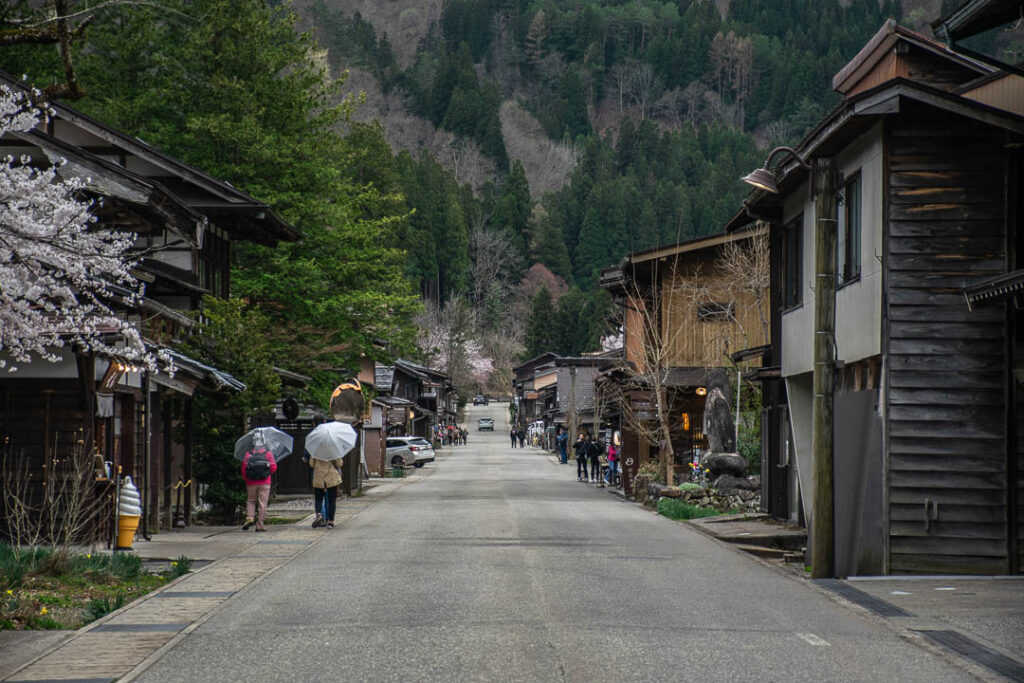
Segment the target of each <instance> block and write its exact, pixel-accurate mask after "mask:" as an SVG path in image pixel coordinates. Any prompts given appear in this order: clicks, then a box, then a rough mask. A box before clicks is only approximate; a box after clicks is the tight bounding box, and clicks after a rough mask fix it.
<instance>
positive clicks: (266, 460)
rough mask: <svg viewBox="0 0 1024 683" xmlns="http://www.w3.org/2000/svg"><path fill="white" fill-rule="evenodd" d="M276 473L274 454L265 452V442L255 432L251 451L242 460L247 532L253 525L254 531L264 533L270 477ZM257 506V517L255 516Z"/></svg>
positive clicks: (259, 434) (259, 433)
mask: <svg viewBox="0 0 1024 683" xmlns="http://www.w3.org/2000/svg"><path fill="white" fill-rule="evenodd" d="M276 471H277V461H275V460H274V454H273V453H271V452H270V451H269V450H267V444H266V440H265V439H264V438H263V435H262V433H261V432H259V431H257V432H256V433H255V434H254V435H253V437H252V450H250V451H248V452H247V453H246V454H245V457H244V458H242V479H243V480H245V523H244V524H242V528H243V529H245V530H248V529H249V528H250V527H251V526H252V525H253V523H254V522H255V524H256V531H266V530H267V529H266V527H265V526H264V523H265V522H266V521H267V503H269V502H270V475H272V474H273V473H274V472H276ZM257 505H258V506H259V515H258V516H257Z"/></svg>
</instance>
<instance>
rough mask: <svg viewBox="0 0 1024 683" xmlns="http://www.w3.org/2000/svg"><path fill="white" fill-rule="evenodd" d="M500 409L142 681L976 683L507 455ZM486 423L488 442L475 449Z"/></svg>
mask: <svg viewBox="0 0 1024 683" xmlns="http://www.w3.org/2000/svg"><path fill="white" fill-rule="evenodd" d="M507 408H508V405H507V404H496V403H492V404H491V405H489V406H486V407H484V406H480V407H476V408H473V407H470V408H468V416H467V419H466V425H467V426H468V429H469V438H468V442H469V445H468V446H465V447H457V448H454V449H447V450H446V451H445V452H446V453H449V454H451V455H450V456H448V457H446V458H443V459H441V460H440V461H439V462H437V463H435V464H434V465H428V466H427V467H428V468H430V467H433V468H435V471H434V472H433V473H432V474H431V475H430V476H429V477H427V478H426V479H424V480H423V481H420V482H416V483H410V484H409V485H407V486H405V487H403V488H402V489H400V490H399V491H397V492H395V493H394V494H392V495H391V496H389V497H387V498H385V499H383V500H381V501H379V502H377V503H375V504H374V505H372V506H371V507H369V508H368V509H367V510H365V511H364V512H363V513H361V514H360V515H359V516H357V517H356V518H354V519H353V520H351V521H349V522H346V523H345V524H344V525H342V526H339V527H338V528H336V529H334V530H333V531H326V530H325V531H324V533H325V534H329V537H328V538H325V539H324V540H323V541H322V542H320V543H318V544H317V545H316V546H314V547H312V548H311V549H310V550H309V551H307V552H305V553H302V554H301V555H299V556H298V557H296V558H295V559H294V560H293V561H291V562H290V563H288V564H287V565H285V566H284V567H282V568H281V569H279V570H278V571H276V572H274V573H273V574H271V575H270V576H268V577H267V578H265V579H264V580H263V581H262V582H260V583H259V584H257V585H256V586H255V587H254V589H253V590H249V591H246V592H245V593H243V594H242V595H240V596H238V597H237V598H235V599H234V600H232V601H230V602H229V603H228V604H227V605H226V606H225V608H224V609H222V610H221V611H219V612H218V613H217V614H216V615H215V616H213V617H212V618H211V619H209V620H208V621H206V622H205V623H204V624H202V625H201V626H199V628H197V629H196V630H195V631H193V632H192V633H190V634H189V635H187V636H185V637H184V638H182V639H181V640H180V641H179V642H178V644H177V645H176V646H175V647H174V648H172V649H171V650H169V651H168V652H167V653H166V654H165V655H164V656H163V657H162V658H161V659H160V660H159V661H157V662H156V663H155V664H154V665H153V666H152V667H150V668H149V669H148V670H147V671H146V672H145V673H143V674H142V675H141V676H140V678H139V679H137V680H142V681H152V682H159V683H166V682H168V681H189V682H192V681H214V680H217V681H220V680H223V681H249V682H258V681H329V680H330V681H403V682H405V681H579V682H588V683H589V682H591V681H615V682H619V681H758V682H764V681H787V682H788V681H815V682H820V681H922V682H923V681H927V682H929V683H931V682H934V681H942V682H943V683H946V682H950V681H962V680H976V679H974V678H972V677H971V676H969V675H968V674H967V673H966V672H965V671H963V670H961V669H959V668H957V667H956V666H954V665H952V664H950V663H948V662H947V661H946V660H945V659H943V658H941V657H938V656H936V655H934V654H932V653H930V652H928V651H926V650H924V649H922V648H919V647H918V646H916V645H915V644H913V643H911V642H908V641H905V640H903V639H901V638H900V637H899V636H898V635H897V634H896V633H894V632H893V631H891V630H889V629H887V628H885V627H884V626H883V625H881V624H880V623H879V622H877V621H876V620H874V619H873V618H871V617H868V616H862V615H861V614H859V613H857V612H854V611H852V610H850V609H847V608H845V607H843V606H841V605H839V604H837V603H835V602H834V601H832V600H830V599H828V598H827V597H824V596H823V595H821V594H820V593H818V592H817V591H815V590H813V589H811V588H810V587H808V586H806V585H804V584H803V583H802V582H801V581H800V580H798V579H795V578H792V577H789V576H786V575H784V574H781V573H779V572H778V571H776V570H774V569H772V568H769V567H766V566H764V565H762V564H760V563H758V562H757V561H755V560H753V559H752V558H750V557H748V556H745V555H743V554H742V553H740V552H739V551H736V550H734V549H732V548H729V547H725V546H723V545H720V544H718V543H717V542H715V541H712V540H710V539H708V538H706V537H704V536H702V535H701V534H699V533H697V532H695V531H692V530H690V529H688V528H687V527H686V526H685V525H683V524H679V523H677V522H673V521H670V520H668V519H665V518H663V517H659V516H657V515H654V514H652V513H651V512H649V511H647V510H644V509H643V508H641V507H639V506H636V505H634V504H632V503H627V502H624V501H622V500H621V499H619V498H617V497H615V496H613V495H610V494H609V493H608V492H607V491H603V490H599V489H597V488H595V487H593V486H591V485H588V484H582V483H579V482H577V481H576V472H575V466H574V465H573V464H569V465H555V464H552V463H551V462H550V461H549V459H548V458H547V456H546V454H544V453H542V452H541V451H539V450H537V449H532V448H529V447H527V448H525V449H518V448H517V449H515V450H513V449H511V448H509V439H508V422H507ZM484 415H487V416H490V417H493V418H494V419H495V431H494V432H479V431H477V429H476V420H477V418H479V417H481V416H484Z"/></svg>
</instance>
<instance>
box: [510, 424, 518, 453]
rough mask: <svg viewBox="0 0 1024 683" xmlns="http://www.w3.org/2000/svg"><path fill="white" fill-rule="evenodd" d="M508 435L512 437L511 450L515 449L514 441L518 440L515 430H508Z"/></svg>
mask: <svg viewBox="0 0 1024 683" xmlns="http://www.w3.org/2000/svg"><path fill="white" fill-rule="evenodd" d="M508 435H509V436H510V437H512V448H515V447H516V441H517V440H518V439H519V434H518V433H517V432H516V428H515V427H513V428H512V429H511V430H509V433H508Z"/></svg>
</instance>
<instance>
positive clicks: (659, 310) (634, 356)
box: [599, 227, 769, 492]
mask: <svg viewBox="0 0 1024 683" xmlns="http://www.w3.org/2000/svg"><path fill="white" fill-rule="evenodd" d="M765 236H766V230H764V229H762V228H760V227H754V228H751V229H745V230H742V231H737V232H734V233H729V234H720V235H713V236H710V237H703V238H699V239H695V240H691V241H689V242H684V243H680V244H676V245H671V246H664V247H658V248H655V249H649V250H646V251H642V252H637V253H634V254H630V255H629V256H627V257H625V258H624V259H623V261H622V263H620V264H619V265H618V266H617V267H614V268H607V269H605V270H604V271H602V272H601V279H600V284H601V286H602V287H603V288H604V289H606V290H608V291H609V292H610V293H611V294H612V296H613V297H615V300H616V303H617V304H618V305H619V306H620V307H621V308H622V311H623V315H622V319H623V335H624V339H623V348H624V354H623V359H622V364H620V365H618V366H617V367H612V368H609V369H607V370H606V371H605V372H604V373H603V375H602V377H601V378H600V379H599V385H606V386H605V388H603V389H601V391H602V392H603V393H604V394H606V395H612V394H614V395H617V396H618V397H619V401H618V403H619V406H618V408H617V411H615V412H617V414H618V416H619V418H620V421H621V424H620V428H621V431H622V454H623V482H624V486H625V488H626V491H627V492H631V487H632V478H633V476H634V475H635V474H636V470H637V469H638V468H639V466H640V464H642V463H644V462H647V461H652V460H657V459H658V458H659V450H658V443H657V442H655V441H654V440H653V438H654V437H653V434H651V430H646V429H645V430H643V431H646V432H648V434H649V436H647V437H643V436H642V435H641V430H639V429H638V428H637V424H638V423H639V422H647V423H651V422H653V421H654V420H655V415H654V406H653V399H652V397H651V396H650V395H648V394H649V392H651V391H654V390H656V389H655V388H653V387H652V382H651V381H650V380H651V378H652V377H653V375H652V374H651V373H654V372H660V373H661V378H660V380H659V383H660V384H661V386H662V388H663V391H665V392H666V394H667V401H668V404H669V405H670V407H671V410H670V411H669V412H670V415H671V418H670V420H671V423H670V425H669V429H670V433H671V434H672V445H673V451H674V454H675V463H674V468H675V470H676V472H677V473H680V472H683V471H684V470H686V469H688V467H689V463H690V462H691V461H692V460H693V459H694V458H697V459H699V458H700V457H701V455H702V453H703V450H704V449H705V448H706V447H707V444H706V440H705V438H704V435H703V432H702V425H703V418H704V395H705V394H704V393H703V391H704V388H705V387H704V385H705V379H706V375H707V371H708V370H709V369H711V368H715V367H723V366H725V365H726V364H728V363H729V354H730V353H732V352H734V351H738V350H740V349H746V348H749V347H753V346H760V345H763V344H765V343H766V342H767V338H766V337H767V334H768V320H769V318H768V310H767V291H768V287H767V282H764V283H763V284H756V282H757V280H756V277H757V276H756V275H755V274H754V273H750V275H749V277H747V278H746V279H745V281H741V279H738V278H736V277H735V276H734V275H733V274H730V272H729V271H730V268H729V267H728V266H726V264H725V261H726V260H727V259H730V258H732V259H736V258H740V255H741V254H742V255H743V258H748V259H755V258H758V257H757V256H756V255H755V252H757V250H758V249H760V250H761V251H760V256H759V258H760V259H761V261H760V263H759V264H757V266H758V267H759V268H760V269H761V270H762V271H763V273H764V274H765V275H766V274H767V272H768V271H767V263H766V259H767V258H768V254H767V245H766V243H764V239H765ZM751 263H752V264H753V261H751ZM752 286H753V287H752ZM608 385H617V386H618V387H619V389H618V390H617V391H616V390H614V389H613V387H612V386H608ZM609 414H612V413H611V412H610V413H609ZM631 423H632V425H631Z"/></svg>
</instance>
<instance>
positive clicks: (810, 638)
mask: <svg viewBox="0 0 1024 683" xmlns="http://www.w3.org/2000/svg"><path fill="white" fill-rule="evenodd" d="M796 637H797V638H799V639H800V640H802V641H804V642H806V643H808V644H810V645H817V646H819V647H831V645H832V644H831V643H829V642H828V641H827V640H825V639H824V638H819V637H818V636H816V635H814V634H813V633H797V634H796Z"/></svg>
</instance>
